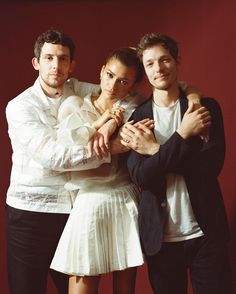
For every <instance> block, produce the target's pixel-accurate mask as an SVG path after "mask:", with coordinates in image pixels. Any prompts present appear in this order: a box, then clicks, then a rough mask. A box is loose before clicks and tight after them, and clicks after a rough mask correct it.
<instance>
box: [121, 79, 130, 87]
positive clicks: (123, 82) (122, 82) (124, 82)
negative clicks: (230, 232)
mask: <svg viewBox="0 0 236 294" xmlns="http://www.w3.org/2000/svg"><path fill="white" fill-rule="evenodd" d="M120 84H121V85H122V86H125V85H127V84H128V82H127V81H126V80H120Z"/></svg>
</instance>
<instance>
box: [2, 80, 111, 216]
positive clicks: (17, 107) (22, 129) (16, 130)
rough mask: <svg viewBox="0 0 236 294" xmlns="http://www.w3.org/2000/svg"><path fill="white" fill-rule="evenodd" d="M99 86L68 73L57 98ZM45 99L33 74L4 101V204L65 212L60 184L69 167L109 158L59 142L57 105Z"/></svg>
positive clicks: (68, 197)
mask: <svg viewBox="0 0 236 294" xmlns="http://www.w3.org/2000/svg"><path fill="white" fill-rule="evenodd" d="M98 89H99V86H98V85H94V84H89V83H83V82H79V81H78V80H76V79H73V78H72V79H69V80H68V81H67V82H66V83H65V86H64V91H63V96H62V98H61V101H64V100H65V98H67V97H68V96H70V95H79V96H80V97H84V96H85V95H86V94H88V93H90V92H97V91H98ZM49 101H50V100H49V99H48V98H47V97H46V95H45V94H44V92H43V91H42V88H41V86H40V82H39V79H37V80H36V81H35V83H34V85H33V86H32V87H30V88H28V89H27V90H25V91H24V92H23V93H21V94H20V95H19V96H17V97H16V98H14V99H13V100H11V101H10V102H9V103H8V105H7V108H6V116H7V121H8V127H9V136H10V139H11V144H12V149H13V155H12V172H11V180H10V186H9V189H8V192H7V204H8V205H10V206H12V207H14V208H18V209H23V210H30V211H38V212H52V213H69V212H70V210H71V207H72V204H73V197H74V196H73V195H72V194H70V193H69V192H68V191H66V190H65V189H64V185H65V183H66V182H67V181H68V180H69V171H76V170H84V169H92V168H97V167H98V166H100V165H101V164H103V163H104V162H110V157H107V158H106V159H103V160H98V159H97V158H96V157H95V156H91V157H89V156H88V152H87V147H83V146H81V145H78V146H70V147H68V146H65V145H63V144H59V143H58V141H57V136H56V129H55V126H56V124H57V112H58V108H57V107H56V106H55V107H54V105H53V104H50V102H49Z"/></svg>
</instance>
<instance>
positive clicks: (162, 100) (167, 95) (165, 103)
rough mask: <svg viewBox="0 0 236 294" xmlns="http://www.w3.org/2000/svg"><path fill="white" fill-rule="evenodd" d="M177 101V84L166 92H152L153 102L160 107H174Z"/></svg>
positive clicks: (156, 90) (157, 90)
mask: <svg viewBox="0 0 236 294" xmlns="http://www.w3.org/2000/svg"><path fill="white" fill-rule="evenodd" d="M178 99H179V88H178V84H176V85H175V86H173V87H171V88H169V89H167V90H159V89H156V88H155V89H154V90H153V100H154V102H155V104H156V105H158V106H160V107H169V106H171V105H174V104H175V102H176V101H177V100H178Z"/></svg>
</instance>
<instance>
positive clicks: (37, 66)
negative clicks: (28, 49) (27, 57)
mask: <svg viewBox="0 0 236 294" xmlns="http://www.w3.org/2000/svg"><path fill="white" fill-rule="evenodd" d="M32 65H33V68H34V69H35V70H39V62H38V59H37V58H36V57H34V58H32Z"/></svg>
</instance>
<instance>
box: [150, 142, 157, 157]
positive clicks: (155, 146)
mask: <svg viewBox="0 0 236 294" xmlns="http://www.w3.org/2000/svg"><path fill="white" fill-rule="evenodd" d="M159 149H160V145H159V144H158V143H153V144H152V145H151V146H150V148H149V152H148V153H149V154H148V155H154V154H155V153H157V152H158V151H159Z"/></svg>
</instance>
